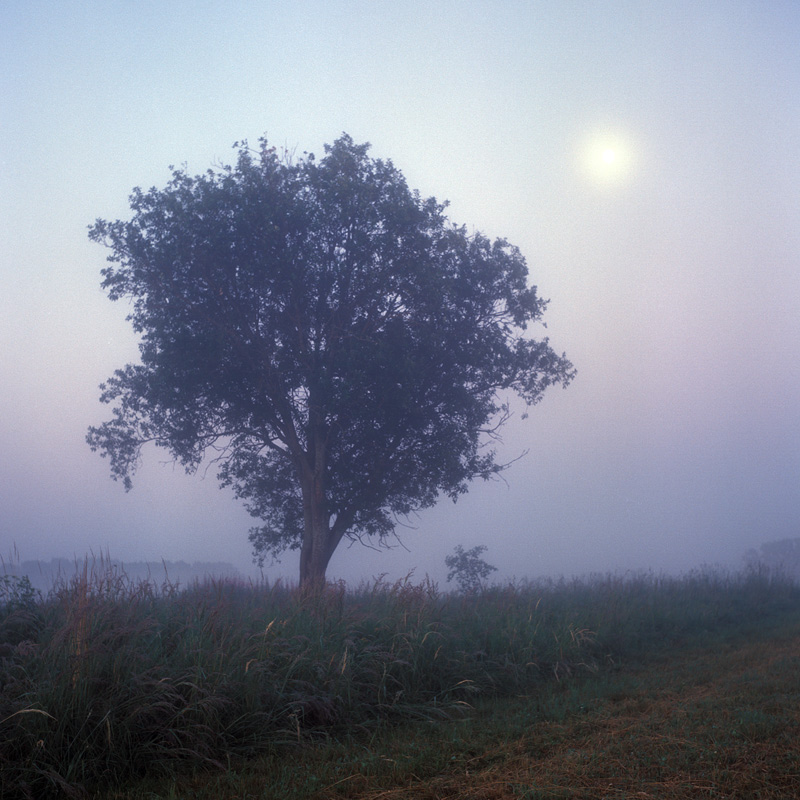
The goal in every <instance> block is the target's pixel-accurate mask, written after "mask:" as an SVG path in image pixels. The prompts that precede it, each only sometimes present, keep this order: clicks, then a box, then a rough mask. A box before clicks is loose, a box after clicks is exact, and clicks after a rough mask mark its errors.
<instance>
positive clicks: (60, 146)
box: [0, 0, 800, 581]
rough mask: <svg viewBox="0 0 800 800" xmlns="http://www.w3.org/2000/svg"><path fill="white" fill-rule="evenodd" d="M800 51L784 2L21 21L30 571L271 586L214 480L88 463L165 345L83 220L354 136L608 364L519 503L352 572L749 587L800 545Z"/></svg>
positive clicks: (420, 538) (594, 362) (17, 394)
mask: <svg viewBox="0 0 800 800" xmlns="http://www.w3.org/2000/svg"><path fill="white" fill-rule="evenodd" d="M799 37H800V6H798V5H797V4H796V3H794V2H778V1H777V0H772V1H771V2H742V1H739V0H721V1H720V2H710V1H707V2H697V0H691V2H677V1H676V2H657V1H655V0H652V1H648V0H634V1H633V2H613V1H609V2H556V1H555V0H543V1H542V2H537V1H536V0H528V1H527V2H513V0H507V1H504V2H501V1H500V0H497V1H496V2H468V1H464V2H447V1H446V0H436V2H431V1H430V0H425V2H413V1H406V0H399V1H398V0H393V1H392V2H388V0H387V2H383V1H382V0H360V1H359V0H352V1H351V2H348V1H346V0H340V1H337V0H325V1H324V2H323V1H322V0H320V1H319V2H310V1H309V0H293V1H292V2H291V3H290V2H233V3H232V2H221V1H220V2H217V1H216V0H207V1H206V2H202V1H201V0H192V2H188V0H187V1H186V2H183V1H176V0H170V2H163V0H158V2H155V1H153V2H150V1H148V0H137V2H133V0H116V1H115V2H113V3H109V2H106V0H96V1H95V2H78V1H77V0H62V1H60V2H53V1H52V0H46V1H43V2H37V0H2V1H1V2H0V487H2V488H1V489H0V492H2V497H1V499H0V551H1V552H2V555H3V556H4V557H8V555H9V553H10V552H11V550H12V548H13V546H14V545H15V544H16V547H17V549H18V553H19V557H20V558H21V559H37V558H42V559H49V558H50V557H52V556H66V557H71V556H73V555H78V556H82V555H83V554H84V553H86V552H87V551H89V550H94V551H95V552H97V551H99V550H101V549H102V550H105V549H106V548H108V550H109V552H110V555H111V556H112V557H113V558H118V559H122V560H145V559H148V560H153V559H156V560H157V559H159V558H162V557H163V558H166V559H173V560H175V559H183V560H186V561H190V562H191V561H196V560H206V561H229V562H232V563H234V564H235V565H236V566H238V567H241V568H247V566H248V564H249V561H250V549H249V544H248V541H247V530H248V528H249V527H250V525H251V524H253V523H252V520H251V519H250V517H249V516H248V515H247V514H246V513H245V512H244V511H243V510H242V509H241V508H240V507H239V506H238V505H237V504H236V502H235V501H234V500H233V499H232V497H231V496H230V495H229V494H226V493H223V492H221V491H220V490H219V489H218V488H217V485H216V481H215V478H214V474H213V470H212V471H211V472H209V474H208V475H207V476H206V477H205V479H203V478H202V476H198V477H186V476H185V475H184V474H183V473H182V471H181V470H180V468H177V467H173V466H172V465H171V464H165V463H164V462H165V461H166V460H167V458H168V456H167V454H166V453H164V452H159V451H156V450H152V451H150V452H148V453H147V454H146V458H145V462H144V464H143V467H142V469H141V470H140V472H139V473H138V476H137V479H136V480H135V484H134V489H133V491H132V492H130V493H128V494H126V493H125V492H124V491H123V489H122V487H121V486H120V485H119V484H116V483H113V482H112V481H111V480H110V478H109V476H108V464H107V462H105V461H103V460H102V459H101V458H99V456H97V455H96V454H92V453H91V452H90V451H89V448H88V447H87V446H86V444H85V442H84V437H85V434H86V428H87V426H88V425H90V424H98V423H99V422H101V421H103V420H104V419H106V418H107V417H108V415H109V414H110V409H108V408H107V407H105V406H101V405H100V403H99V402H98V399H97V398H98V394H99V392H98V389H97V386H98V384H99V383H100V382H101V381H103V380H104V379H105V378H106V377H108V376H109V375H110V374H111V373H112V372H113V370H114V369H116V368H118V367H121V366H122V365H123V364H125V363H126V362H128V361H132V360H136V358H137V356H138V351H137V348H136V339H135V337H134V335H133V332H132V331H131V329H130V326H129V324H128V323H126V322H125V314H126V307H125V305H124V304H120V303H117V304H112V303H111V302H110V301H109V300H108V299H107V298H106V297H105V295H104V294H103V293H102V291H101V290H100V288H99V283H100V275H99V273H100V270H101V268H102V267H103V266H104V263H105V256H106V252H104V250H103V248H101V247H99V246H98V245H95V244H92V243H90V242H89V241H88V239H87V236H86V229H87V225H88V224H89V223H91V222H93V221H94V219H95V218H97V217H103V218H107V219H116V218H119V217H126V216H127V215H128V213H129V212H128V204H127V197H128V194H129V193H130V190H131V189H132V188H133V187H134V186H137V185H138V186H142V187H143V188H147V187H150V186H151V185H158V186H163V185H164V183H165V182H166V181H167V179H168V178H169V170H168V166H169V165H170V164H175V165H180V164H183V163H185V164H186V165H187V166H188V169H189V171H190V172H193V173H194V172H201V171H203V170H205V169H206V168H207V167H209V166H211V165H212V164H213V163H218V162H224V161H230V160H232V159H233V156H234V154H233V151H232V150H231V145H232V144H233V142H234V141H236V140H239V139H242V138H249V139H250V140H251V141H253V142H254V141H255V140H256V139H257V138H258V136H259V135H261V134H262V133H267V134H268V136H269V138H270V139H271V141H272V143H273V144H276V145H278V146H287V147H289V148H290V149H293V148H297V150H298V152H302V151H303V150H309V151H313V152H316V153H317V154H318V155H321V153H322V144H323V143H324V142H331V141H333V140H334V139H335V138H336V137H337V136H338V135H339V134H340V133H341V132H342V131H347V132H348V133H350V134H351V135H352V136H353V137H354V139H355V140H356V141H358V142H363V141H369V142H371V143H372V146H373V147H372V151H371V152H372V155H373V156H376V157H384V158H390V159H392V160H393V161H394V163H395V164H396V165H397V166H398V167H399V168H400V169H401V170H402V171H403V173H404V174H405V176H406V178H407V179H408V182H409V184H410V185H411V186H412V188H418V189H419V190H420V191H421V192H422V193H423V195H431V194H432V195H435V196H436V197H437V198H439V199H440V200H444V199H448V200H449V201H450V203H451V206H450V216H451V218H452V219H453V220H454V221H456V222H459V223H464V224H466V225H467V226H468V227H469V228H470V229H472V228H475V229H478V230H481V231H483V232H484V233H486V234H488V235H490V236H505V237H506V238H508V239H509V240H510V241H511V242H512V243H514V244H516V245H518V246H519V247H520V248H521V250H522V252H523V253H524V254H525V256H526V258H527V259H528V264H529V267H530V271H531V275H532V280H533V282H534V283H536V284H537V285H538V286H539V289H540V292H541V294H542V295H543V296H545V297H549V298H551V305H550V307H549V309H548V312H547V314H546V320H547V323H548V331H547V333H548V334H549V336H550V337H551V342H552V343H553V345H554V346H555V348H556V349H557V350H559V351H561V350H564V351H566V353H567V355H568V356H569V357H570V359H571V360H572V361H573V362H574V364H575V365H576V367H577V368H578V371H579V373H578V377H577V379H576V380H575V382H574V383H573V384H572V386H570V387H569V388H568V389H567V390H566V391H561V390H560V389H556V390H551V392H550V393H549V394H548V395H547V396H546V398H545V400H544V402H543V403H542V404H541V405H540V406H538V407H536V408H535V409H533V411H532V413H531V415H530V417H529V418H528V419H527V420H521V419H520V418H519V417H517V418H516V419H515V420H514V421H513V423H512V424H511V425H510V426H509V427H508V428H507V432H506V436H505V448H504V451H503V452H504V455H506V456H507V457H508V458H513V457H514V456H516V455H518V454H519V453H520V452H521V451H523V450H529V451H530V452H529V454H528V456H527V457H526V458H525V459H524V460H522V461H520V462H519V463H517V464H516V465H515V466H514V467H513V469H512V470H510V471H509V472H507V473H506V474H505V477H506V480H507V483H502V482H499V483H491V484H483V483H481V484H476V485H474V488H473V490H472V491H471V492H470V494H469V495H468V496H466V497H464V498H463V499H462V500H461V501H459V503H458V504H456V505H453V504H452V503H451V502H450V501H447V500H443V501H442V503H441V504H440V505H439V506H437V507H436V508H435V509H433V510H430V511H427V512H424V513H423V514H421V515H420V516H419V518H418V519H416V520H413V521H412V522H413V524H414V528H413V529H407V530H403V529H399V530H400V532H401V535H402V539H403V542H404V544H405V546H406V547H407V548H408V550H404V549H402V548H397V549H395V550H393V551H390V552H384V553H382V554H379V553H375V552H373V551H370V550H366V549H363V548H359V547H353V548H352V549H349V550H348V549H346V548H345V547H344V546H342V547H341V548H340V551H339V552H337V554H336V555H335V556H334V558H333V561H332V562H331V566H330V569H329V575H330V576H331V577H345V578H347V579H356V580H357V579H358V578H360V577H362V576H363V577H370V576H373V575H377V574H379V573H383V572H386V573H388V574H389V575H390V576H391V577H399V576H402V575H404V574H406V573H407V572H408V571H409V570H410V569H412V568H416V575H417V576H418V577H422V576H423V575H424V574H425V573H428V574H430V575H431V577H433V578H435V579H437V580H442V581H443V579H444V576H445V574H446V570H445V567H444V557H445V555H447V554H448V553H450V552H451V551H452V549H453V547H454V545H456V544H463V545H464V546H465V547H471V546H473V545H475V544H486V545H488V547H489V550H488V552H487V553H486V554H485V556H486V559H487V560H488V561H489V562H491V563H493V564H495V565H496V566H497V567H498V568H499V570H500V571H499V572H498V573H496V576H499V577H500V578H508V577H511V576H517V577H522V576H525V575H527V576H538V575H544V574H556V575H558V574H566V575H572V574H576V573H578V574H579V573H584V572H589V571H622V570H626V569H637V570H638V569H648V568H652V569H654V570H657V571H659V570H664V571H680V570H686V569H690V568H692V567H694V566H697V565H700V564H701V563H703V562H706V563H708V562H712V563H720V564H724V565H732V566H739V564H740V563H741V557H742V553H743V551H744V550H745V549H747V548H748V547H751V546H755V545H758V544H759V543H761V542H763V541H767V540H772V539H780V538H785V537H789V536H800V526H799V525H798V522H800V492H799V491H798V489H800V486H799V485H798V484H799V483H800V481H799V480H798V478H799V477H800V420H799V418H798V409H800V402H799V401H800V264H799V263H798V261H799V257H800V226H799V225H798V222H799V221H800V220H799V219H798V217H799V216H800V211H799V210H800V44H799V43H800V38H799ZM611 149H613V151H614V155H615V157H614V160H613V161H612V162H610V163H609V162H607V161H605V160H604V158H609V159H610V157H611V156H610V154H607V155H605V156H604V153H607V151H610V150H611ZM296 570H297V561H296V557H294V556H292V555H287V557H286V558H285V559H284V560H283V562H282V564H281V565H279V566H276V567H274V568H272V569H271V570H269V573H268V574H269V575H271V576H278V575H286V576H287V577H290V578H294V577H295V574H296Z"/></svg>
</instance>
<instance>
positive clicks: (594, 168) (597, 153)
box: [580, 132, 634, 185]
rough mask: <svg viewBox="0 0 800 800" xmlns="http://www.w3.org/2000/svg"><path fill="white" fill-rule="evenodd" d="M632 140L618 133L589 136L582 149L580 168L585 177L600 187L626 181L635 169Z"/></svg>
mask: <svg viewBox="0 0 800 800" xmlns="http://www.w3.org/2000/svg"><path fill="white" fill-rule="evenodd" d="M633 162H634V157H633V147H632V145H631V142H630V140H629V139H628V138H627V137H625V136H623V135H622V134H618V133H609V132H595V133H592V134H589V135H587V136H586V137H585V138H584V140H583V144H582V145H581V148H580V167H581V172H582V173H583V175H584V176H585V177H588V178H589V179H590V180H591V181H592V182H593V183H595V184H599V185H614V184H618V183H621V182H623V181H625V180H626V179H627V178H628V177H629V176H630V174H631V171H632V168H633Z"/></svg>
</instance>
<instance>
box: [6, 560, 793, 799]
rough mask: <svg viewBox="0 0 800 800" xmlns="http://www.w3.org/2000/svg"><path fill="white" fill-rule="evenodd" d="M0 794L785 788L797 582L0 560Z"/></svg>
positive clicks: (437, 794) (590, 793)
mask: <svg viewBox="0 0 800 800" xmlns="http://www.w3.org/2000/svg"><path fill="white" fill-rule="evenodd" d="M0 600H2V609H3V611H2V613H0V620H2V621H0V642H3V644H0V658H2V659H3V660H2V662H0V668H1V669H2V672H0V676H1V677H0V684H1V685H0V796H2V797H3V798H6V797H8V798H11V797H26V796H28V797H34V798H37V799H38V798H45V797H50V796H52V797H83V798H96V800H111V798H116V800H123V798H124V799H125V800H145V798H147V799H148V800H157V798H195V799H196V800H199V799H200V798H203V799H204V800H205V799H207V800H211V798H239V799H240V800H255V799H256V798H263V799H264V800H266V799H267V798H281V800H293V799H294V798H311V797H316V798H326V797H330V798H344V797H354V798H374V799H375V800H377V798H386V799H387V800H388V799H389V798H457V797H464V798H545V797H570V798H579V797H586V798H595V797H596V798H601V797H608V798H623V797H624V798H628V797H630V798H634V797H639V798H646V797H654V798H655V797H658V798H678V797H726V798H727V797H742V798H749V797H753V798H792V797H797V796H800V747H799V746H798V742H799V741H800V669H799V668H800V590H798V588H797V587H796V586H794V585H793V584H792V583H790V582H788V581H784V580H782V579H779V578H776V577H774V576H769V575H766V574H763V573H748V574H742V575H724V574H720V573H715V572H709V571H703V572H697V573H694V574H692V575H689V576H685V577H683V578H680V579H676V578H664V577H659V576H653V575H644V576H628V577H615V576H605V577H599V576H598V577H593V578H587V579H586V580H583V581H573V582H548V583H537V584H522V585H514V586H503V587H495V588H493V589H490V590H487V591H485V592H483V593H482V594H479V595H474V596H466V597H465V596H459V595H451V594H445V593H441V592H439V591H438V589H437V588H436V587H435V586H434V585H432V584H430V583H429V582H426V581H422V582H421V583H418V584H414V583H413V582H412V581H410V580H406V581H401V582H398V583H396V584H391V585H389V584H385V583H382V582H377V583H376V584H374V585H371V586H364V587H361V588H360V589H359V590H357V591H355V592H352V593H347V592H345V591H344V589H343V587H341V586H332V587H329V588H328V590H327V591H326V592H325V593H323V594H321V595H315V596H310V597H308V596H307V597H303V596H301V595H300V594H299V593H297V592H296V591H292V590H289V589H284V588H281V587H280V586H278V587H274V586H273V587H269V586H266V585H261V586H239V585H235V584H231V583H209V584H205V585H202V586H195V587H190V588H189V589H187V590H185V591H182V590H179V589H178V588H176V587H170V586H165V587H153V586H149V585H146V584H141V583H140V584H137V585H131V584H130V582H127V581H126V580H125V578H124V575H119V574H117V573H114V572H113V571H111V572H109V571H103V570H102V569H99V570H98V569H95V570H94V572H93V571H92V569H91V568H90V567H87V569H86V571H85V572H84V573H83V575H79V576H78V578H76V579H74V580H72V581H71V582H69V583H67V584H65V585H62V586H61V587H58V588H57V589H56V590H55V591H54V592H53V593H51V595H50V596H48V597H47V598H37V597H32V596H31V595H30V593H29V592H26V589H25V586H24V584H23V585H20V583H19V581H7V582H6V583H5V584H4V595H0Z"/></svg>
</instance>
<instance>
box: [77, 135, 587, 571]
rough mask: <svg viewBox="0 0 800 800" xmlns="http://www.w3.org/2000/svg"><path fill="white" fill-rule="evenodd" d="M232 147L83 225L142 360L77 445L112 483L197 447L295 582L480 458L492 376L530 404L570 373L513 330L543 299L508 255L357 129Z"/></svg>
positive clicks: (519, 262) (503, 411)
mask: <svg viewBox="0 0 800 800" xmlns="http://www.w3.org/2000/svg"><path fill="white" fill-rule="evenodd" d="M234 148H235V149H236V151H237V159H236V162H235V166H219V167H216V168H214V169H210V170H208V171H207V172H206V173H204V174H201V175H196V176H193V177H192V176H190V175H189V174H187V172H186V171H185V170H182V169H174V168H172V178H171V180H170V181H169V183H168V184H167V186H166V188H164V189H157V188H152V189H150V190H149V191H147V192H144V191H142V190H141V189H139V188H136V189H134V190H133V193H132V195H131V197H130V205H131V209H132V211H133V215H132V218H131V219H130V220H128V221H120V220H117V221H116V222H108V221H104V220H97V222H95V223H94V225H92V226H90V229H89V236H90V238H91V239H92V240H93V241H96V242H99V243H102V244H105V245H106V246H107V247H108V248H109V249H110V251H111V252H110V255H109V257H108V261H109V264H110V265H109V266H107V267H106V268H105V269H104V270H103V272H102V274H103V282H102V286H103V288H104V289H105V290H106V291H107V292H108V295H109V297H110V298H111V299H112V300H118V299H121V298H128V299H129V300H130V301H131V309H132V310H131V312H130V315H129V317H128V319H129V320H130V321H131V322H132V324H133V327H134V329H135V331H136V332H137V333H138V334H140V336H141V342H140V346H139V347H140V353H141V363H139V364H128V365H127V366H125V367H124V368H123V369H121V370H118V371H116V372H115V373H114V375H113V376H112V377H111V378H110V379H109V380H108V381H107V382H106V383H104V384H103V385H102V386H101V387H100V388H101V391H102V394H101V400H102V402H104V403H114V404H115V407H114V408H113V415H112V419H110V420H109V421H107V422H105V423H103V424H102V425H100V426H99V427H92V428H90V429H89V434H88V437H87V440H88V443H89V445H90V446H91V448H92V449H93V450H99V451H100V453H101V454H102V455H103V456H104V457H105V456H108V457H109V458H110V462H111V473H112V476H113V477H114V478H115V479H120V480H122V481H123V482H124V484H125V487H126V489H129V488H130V486H131V476H132V475H133V473H134V472H135V469H136V466H137V464H138V463H139V460H140V454H141V449H142V447H143V446H144V445H145V444H147V443H149V442H154V443H155V444H156V445H158V446H160V447H163V448H166V449H167V450H169V451H170V452H171V454H172V456H173V458H174V459H175V460H176V461H178V462H180V463H181V464H182V465H183V466H184V467H185V469H186V470H187V472H191V471H194V470H196V469H197V468H198V466H200V464H201V463H203V461H204V460H206V461H207V460H208V459H209V457H210V458H212V460H213V461H214V462H215V463H216V464H217V465H218V467H219V479H220V482H221V484H222V485H225V486H230V487H232V488H233V490H234V492H235V494H236V496H237V497H238V498H240V499H242V500H243V501H244V503H245V506H246V508H247V509H248V511H249V512H250V513H251V514H252V515H253V516H254V517H256V518H258V519H260V520H261V522H262V524H261V525H260V526H259V527H256V528H253V529H252V530H251V532H250V539H251V542H252V544H253V547H254V553H255V555H256V556H257V557H258V558H259V559H261V560H262V561H263V558H264V557H265V556H266V555H272V556H275V555H277V554H279V553H280V552H282V551H283V550H285V549H286V548H291V549H296V548H299V549H300V580H301V583H303V584H306V583H309V582H315V581H320V580H323V579H324V576H325V570H326V568H327V565H328V562H329V560H330V558H331V556H332V554H333V552H334V551H335V549H336V547H337V545H339V543H340V542H341V541H342V539H343V538H348V539H351V540H352V539H361V540H364V539H366V540H367V541H377V542H379V543H385V540H386V537H387V536H388V535H389V534H390V533H391V532H392V531H393V530H394V526H395V523H396V521H397V519H398V518H399V517H403V516H404V515H408V514H409V513H411V512H413V511H415V510H416V509H420V508H425V507H429V506H431V505H432V504H433V503H434V502H435V500H436V499H437V497H438V496H439V495H440V494H445V495H448V496H450V497H451V498H453V499H455V498H457V497H458V496H459V495H460V494H462V493H463V492H465V491H466V489H467V484H468V483H469V482H470V481H471V480H472V479H474V478H477V477H482V478H489V477H491V476H493V475H495V474H496V473H497V472H498V471H499V470H501V469H502V468H503V465H501V464H498V463H497V462H496V459H495V451H494V450H493V449H492V448H491V446H490V445H491V440H492V437H493V436H494V437H497V431H498V429H499V427H500V426H501V425H502V423H503V422H505V420H506V419H507V418H508V416H509V409H508V401H507V399H503V398H501V397H500V394H499V393H501V392H503V391H513V392H516V393H517V394H519V395H520V396H521V397H522V398H523V399H524V400H525V402H526V403H528V404H534V403H536V402H537V401H538V400H539V399H540V398H541V396H542V393H543V392H544V391H545V389H546V388H547V387H548V386H550V385H552V384H562V385H565V386H566V385H567V384H568V383H569V381H570V380H571V378H572V377H573V374H574V370H573V368H572V364H570V362H569V361H568V360H567V359H566V357H565V356H564V355H561V356H559V355H557V354H556V353H555V352H554V351H553V350H552V348H551V347H550V345H549V343H548V340H547V339H546V338H545V339H543V340H540V341H537V340H534V339H532V338H529V337H528V336H526V335H525V329H526V326H527V325H528V324H529V323H532V322H535V321H537V320H539V319H540V317H541V315H542V312H543V311H544V309H545V306H546V302H545V301H544V300H542V299H540V298H539V297H538V296H537V292H536V288H535V287H528V285H527V268H526V264H525V260H524V258H523V257H522V255H521V254H520V252H519V250H518V249H517V248H515V247H512V246H511V245H510V244H508V243H507V242H506V241H504V240H502V239H498V240H496V241H493V242H492V241H490V240H489V239H488V238H486V237H485V236H483V235H481V234H480V233H473V234H468V233H467V232H466V230H465V229H464V228H463V227H457V226H455V225H452V224H451V223H450V222H449V221H448V220H447V218H446V217H445V215H444V210H445V207H446V205H444V204H440V203H437V201H436V200H435V199H434V198H429V199H423V198H421V197H420V195H419V194H418V193H416V192H411V191H410V190H409V188H408V186H407V185H406V182H405V179H404V178H403V176H402V174H401V173H400V172H399V171H398V170H397V169H396V168H395V167H394V166H393V164H392V163H391V162H390V161H382V160H374V159H371V158H370V157H369V156H368V154H367V153H368V149H369V145H366V144H364V145H358V144H355V143H354V142H353V140H352V139H351V138H350V137H349V136H347V135H346V134H344V135H342V136H341V137H340V138H339V139H337V140H336V141H335V142H334V143H333V144H332V145H326V146H325V156H324V157H323V158H322V159H319V160H317V159H315V157H314V156H313V154H304V156H303V157H301V158H299V159H296V160H295V159H292V158H290V157H287V156H286V155H280V154H279V153H278V152H277V151H276V150H275V148H273V147H270V146H269V145H268V143H267V141H266V139H261V140H260V141H259V147H258V148H256V149H252V148H250V147H249V146H248V145H247V143H246V142H244V143H236V144H235V145H234Z"/></svg>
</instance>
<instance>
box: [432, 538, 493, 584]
mask: <svg viewBox="0 0 800 800" xmlns="http://www.w3.org/2000/svg"><path fill="white" fill-rule="evenodd" d="M485 552H486V545H484V544H479V545H478V546H477V547H473V548H472V549H471V550H464V548H463V547H462V546H461V545H460V544H457V545H456V546H455V548H454V551H453V555H451V556H445V559H444V563H445V565H446V566H447V568H448V569H449V570H450V572H448V573H447V582H448V583H450V581H451V580H453V578H455V579H456V583H457V584H458V588H459V591H461V592H463V593H464V594H472V593H474V592H478V591H480V590H481V588H482V587H483V582H484V581H485V580H486V579H487V578H488V577H489V575H491V574H492V573H493V572H496V571H497V567H493V566H492V565H491V564H487V563H486V561H485V560H484V559H482V558H481V554H482V553H485Z"/></svg>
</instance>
